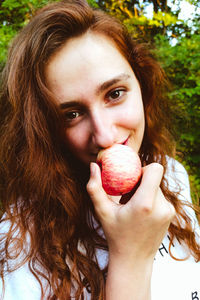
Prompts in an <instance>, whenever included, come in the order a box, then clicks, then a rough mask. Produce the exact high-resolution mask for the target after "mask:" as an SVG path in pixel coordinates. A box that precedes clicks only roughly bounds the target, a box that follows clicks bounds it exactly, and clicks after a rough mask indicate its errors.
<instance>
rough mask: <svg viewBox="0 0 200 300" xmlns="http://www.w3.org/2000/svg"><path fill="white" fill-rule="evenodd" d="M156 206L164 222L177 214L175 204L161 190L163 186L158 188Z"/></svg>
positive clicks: (169, 220)
mask: <svg viewBox="0 0 200 300" xmlns="http://www.w3.org/2000/svg"><path fill="white" fill-rule="evenodd" d="M156 208H157V210H158V212H159V214H160V218H161V219H162V220H163V222H165V221H166V222H171V221H172V220H173V219H174V217H175V214H176V211H175V208H174V206H173V204H172V203H170V202H169V201H168V200H167V199H166V198H165V196H164V195H163V192H162V191H161V188H159V189H158V193H157V198H156Z"/></svg>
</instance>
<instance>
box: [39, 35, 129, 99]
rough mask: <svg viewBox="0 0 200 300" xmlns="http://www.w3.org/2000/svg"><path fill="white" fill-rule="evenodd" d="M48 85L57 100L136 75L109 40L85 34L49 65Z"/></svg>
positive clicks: (69, 42)
mask: <svg viewBox="0 0 200 300" xmlns="http://www.w3.org/2000/svg"><path fill="white" fill-rule="evenodd" d="M45 73H46V80H47V85H48V87H49V88H50V90H51V91H52V92H54V93H55V94H56V95H57V96H61V98H62V96H63V95H64V96H66V95H68V96H73V94H74V93H75V94H78V93H85V92H86V90H88V91H91V89H92V87H94V86H95V87H96V86H97V85H99V84H102V83H103V82H105V81H107V80H110V79H111V78H114V77H116V76H119V75H120V74H122V73H126V74H128V75H132V74H133V71H132V69H131V66H130V65H129V63H128V61H127V60H126V59H125V57H124V56H123V55H122V54H121V53H120V51H119V50H118V49H117V47H116V45H115V44H114V42H113V41H112V40H110V39H109V38H107V37H105V36H103V35H100V34H94V33H86V34H84V35H82V36H80V37H76V38H72V39H70V40H68V41H67V42H66V44H65V45H64V46H63V47H62V49H60V50H59V51H58V52H57V53H56V54H55V55H54V56H53V57H52V58H51V59H50V61H49V62H48V64H47V67H46V72H45Z"/></svg>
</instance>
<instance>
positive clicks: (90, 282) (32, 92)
mask: <svg viewBox="0 0 200 300" xmlns="http://www.w3.org/2000/svg"><path fill="white" fill-rule="evenodd" d="M87 31H90V32H94V33H97V34H103V35H104V36H107V37H108V38H110V39H111V40H112V41H113V42H114V43H115V45H116V47H117V48H118V50H119V51H120V52H121V54H122V55H123V56H124V57H125V58H126V59H127V61H128V62H129V63H130V65H131V67H132V69H133V71H134V73H135V75H136V77H137V79H138V81H139V84H140V87H141V91H142V97H143V103H144V111H145V118H146V125H145V133H144V139H143V143H142V146H141V149H140V153H139V154H140V158H141V161H142V163H143V164H149V163H151V162H155V161H156V162H159V163H161V164H162V165H163V166H164V170H165V171H166V166H167V162H166V155H169V156H170V155H171V154H172V153H174V143H173V140H172V137H171V134H170V130H169V120H168V116H166V109H167V104H166V103H167V102H166V99H164V97H163V95H164V90H165V88H164V87H165V85H166V78H165V75H164V72H163V71H162V69H161V68H160V66H159V64H158V63H157V62H156V61H155V60H154V59H153V57H152V56H151V55H150V53H149V51H148V50H147V49H146V48H145V47H144V46H143V45H141V44H139V43H138V42H137V41H134V40H132V39H131V37H130V36H129V34H128V33H127V31H126V29H125V28H124V27H123V25H121V24H120V23H119V22H118V21H117V20H115V19H113V18H112V17H111V16H109V15H107V14H105V13H103V12H101V11H99V10H95V9H92V8H91V7H89V6H88V4H87V3H86V2H84V1H63V2H58V3H53V4H50V5H48V6H46V7H44V8H43V9H41V10H40V11H39V12H38V13H37V14H36V16H35V17H34V18H33V19H32V20H31V21H30V23H29V24H28V25H27V26H26V27H24V28H23V29H22V30H21V32H20V33H19V34H18V36H17V37H16V38H15V40H14V41H13V43H12V45H11V47H10V50H9V55H8V61H7V64H6V66H5V69H4V72H3V75H2V90H1V99H0V114H1V119H0V139H1V147H0V164H1V169H0V199H1V203H2V211H3V212H4V215H3V218H2V220H1V222H2V223H3V222H4V221H5V220H9V222H10V228H9V231H8V232H6V234H5V235H2V238H1V247H0V251H1V256H0V270H1V271H0V273H1V276H2V278H3V276H4V272H11V271H13V270H14V269H15V268H17V267H19V266H20V265H22V264H23V263H25V262H28V265H29V268H30V270H31V272H32V273H33V274H34V276H35V277H36V279H37V280H38V281H39V283H40V285H41V291H42V298H44V299H51V300H53V299H59V300H64V299H70V297H71V296H72V295H73V296H74V299H83V298H84V289H85V288H86V289H87V290H89V291H90V293H91V299H92V300H94V299H95V300H96V299H103V298H104V296H103V295H104V285H105V277H106V268H105V269H103V270H102V269H101V268H100V266H99V265H98V262H97V259H96V256H95V253H96V249H97V248H99V249H104V250H108V247H107V243H106V240H105V239H104V238H103V237H102V236H101V234H100V233H99V230H98V229H99V227H100V224H99V222H98V219H97V218H96V216H95V212H94V208H93V205H92V203H91V201H90V199H89V197H88V194H87V192H86V189H85V184H86V182H87V180H88V170H87V169H86V168H84V166H82V165H80V162H79V165H78V166H77V164H76V160H75V158H74V157H73V155H72V153H70V152H69V151H68V149H67V147H66V145H65V143H64V141H63V135H62V128H63V120H62V116H61V112H60V110H59V108H58V105H57V103H56V100H55V99H54V97H53V95H52V94H51V93H50V91H49V90H48V88H47V86H46V83H45V75H44V70H45V66H46V64H47V63H48V61H49V59H50V58H51V56H52V55H54V54H55V53H56V52H57V51H59V49H61V47H62V46H63V45H64V44H65V43H66V42H67V40H68V39H69V38H73V37H78V36H80V35H82V34H84V33H86V32H87ZM164 174H165V173H164ZM165 177H166V176H164V177H163V179H162V182H161V188H162V190H163V193H164V195H165V197H166V198H167V199H168V200H169V201H170V202H171V203H172V204H173V205H174V207H175V209H176V212H177V220H176V223H173V224H171V225H170V228H169V232H170V235H171V241H172V242H173V238H174V237H176V238H178V240H179V241H184V242H185V243H186V244H187V245H188V247H189V249H190V250H191V252H192V254H193V255H194V257H195V258H196V260H200V253H199V248H198V247H199V246H198V245H197V243H196V240H195V235H194V233H193V231H192V228H191V226H190V224H189V217H188V216H187V215H186V213H185V212H184V210H183V204H182V203H181V201H179V200H178V192H177V193H172V192H171V191H170V190H169V188H168V185H167V179H166V178H165ZM175 224H176V225H175ZM181 224H184V226H182V225H181ZM27 240H28V243H26V242H25V241H27ZM21 253H25V255H22V254H21ZM7 260H8V261H10V260H17V264H16V265H15V266H14V267H13V264H12V267H11V266H9V264H7V263H6V261H7ZM44 282H45V285H46V286H47V289H45V288H44V284H43V283H44Z"/></svg>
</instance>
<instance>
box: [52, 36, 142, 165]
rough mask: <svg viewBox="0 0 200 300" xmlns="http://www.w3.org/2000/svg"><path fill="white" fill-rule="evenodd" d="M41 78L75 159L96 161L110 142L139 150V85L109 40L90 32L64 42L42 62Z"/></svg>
mask: <svg viewBox="0 0 200 300" xmlns="http://www.w3.org/2000/svg"><path fill="white" fill-rule="evenodd" d="M46 81H47V86H48V88H49V89H50V90H51V92H52V93H53V94H54V95H55V97H56V98H57V99H58V102H59V105H60V107H61V109H62V111H63V114H64V116H65V137H66V143H67V145H68V147H69V149H70V150H71V151H72V152H73V153H74V155H75V156H76V157H77V158H78V159H80V160H81V161H82V162H84V163H86V164H89V163H90V162H91V161H96V157H97V153H98V151H99V150H100V149H102V148H107V147H110V146H112V145H113V144H115V143H120V144H126V145H128V146H130V147H131V148H133V149H134V150H135V151H136V152H138V151H139V149H140V146H141V143H142V139H143V134H144V123H145V122H144V111H143V102H142V96H141V90H140V86H139V83H138V81H137V79H136V77H135V74H134V72H133V70H132V68H131V66H130V65H129V63H128V62H127V60H126V59H125V58H124V56H122V54H121V53H120V51H119V50H117V48H116V46H115V44H114V43H113V42H112V41H111V40H109V39H108V38H107V37H105V36H103V35H100V34H94V33H86V34H84V35H82V36H80V37H77V38H72V39H70V40H68V42H67V43H66V44H65V45H64V46H63V47H62V49H61V50H59V51H58V52H57V53H56V54H55V55H54V56H53V57H52V58H51V59H50V61H49V63H48V64H47V67H46Z"/></svg>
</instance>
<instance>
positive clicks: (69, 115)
mask: <svg viewBox="0 0 200 300" xmlns="http://www.w3.org/2000/svg"><path fill="white" fill-rule="evenodd" d="M80 115H81V113H80V112H78V111H68V112H66V113H65V120H66V121H67V122H72V121H73V120H75V119H77V118H78V117H79V116H80Z"/></svg>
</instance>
